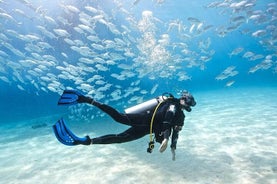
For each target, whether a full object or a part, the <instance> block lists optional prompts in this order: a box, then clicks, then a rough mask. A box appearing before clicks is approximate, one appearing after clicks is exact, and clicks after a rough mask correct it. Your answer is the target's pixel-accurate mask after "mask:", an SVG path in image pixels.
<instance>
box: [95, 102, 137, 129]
mask: <svg viewBox="0 0 277 184" xmlns="http://www.w3.org/2000/svg"><path fill="white" fill-rule="evenodd" d="M91 104H92V105H94V106H96V107H98V108H99V109H100V110H102V111H103V112H105V113H107V114H108V115H109V116H111V117H112V118H113V119H114V120H115V121H117V122H119V123H122V124H126V125H131V123H132V122H131V121H130V119H129V118H128V116H127V115H126V114H123V113H120V112H118V111H117V110H116V109H114V108H113V107H111V106H109V105H106V104H102V103H99V102H96V101H93V102H92V103H91Z"/></svg>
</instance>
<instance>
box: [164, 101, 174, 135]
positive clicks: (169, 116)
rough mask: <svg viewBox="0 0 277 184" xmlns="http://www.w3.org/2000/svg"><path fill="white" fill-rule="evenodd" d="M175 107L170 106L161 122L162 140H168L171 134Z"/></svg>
mask: <svg viewBox="0 0 277 184" xmlns="http://www.w3.org/2000/svg"><path fill="white" fill-rule="evenodd" d="M175 111H176V107H175V105H170V106H169V107H168V110H167V111H166V114H165V118H164V121H163V135H164V139H169V137H170V134H171V127H172V120H173V117H174V115H175Z"/></svg>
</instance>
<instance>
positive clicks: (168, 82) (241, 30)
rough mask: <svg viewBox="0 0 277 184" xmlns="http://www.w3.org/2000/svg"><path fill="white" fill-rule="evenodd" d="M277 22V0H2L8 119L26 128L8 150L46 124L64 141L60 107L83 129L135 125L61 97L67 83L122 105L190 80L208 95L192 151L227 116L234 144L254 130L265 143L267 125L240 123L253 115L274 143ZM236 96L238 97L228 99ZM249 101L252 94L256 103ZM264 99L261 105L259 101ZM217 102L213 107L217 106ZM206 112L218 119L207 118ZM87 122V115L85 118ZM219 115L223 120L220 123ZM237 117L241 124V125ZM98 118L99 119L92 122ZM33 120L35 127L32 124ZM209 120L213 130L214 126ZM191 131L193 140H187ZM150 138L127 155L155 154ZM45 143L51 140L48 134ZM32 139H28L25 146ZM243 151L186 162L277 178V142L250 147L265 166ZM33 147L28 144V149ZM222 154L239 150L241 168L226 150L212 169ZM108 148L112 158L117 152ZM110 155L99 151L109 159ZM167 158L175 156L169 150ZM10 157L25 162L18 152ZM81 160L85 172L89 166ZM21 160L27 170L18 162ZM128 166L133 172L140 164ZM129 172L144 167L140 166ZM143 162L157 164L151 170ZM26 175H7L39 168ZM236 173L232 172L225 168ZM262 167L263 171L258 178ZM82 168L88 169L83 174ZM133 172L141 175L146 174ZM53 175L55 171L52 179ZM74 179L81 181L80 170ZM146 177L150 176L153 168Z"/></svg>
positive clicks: (216, 178)
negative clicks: (149, 150) (148, 149)
mask: <svg viewBox="0 0 277 184" xmlns="http://www.w3.org/2000/svg"><path fill="white" fill-rule="evenodd" d="M276 23H277V2H276V1H275V0H268V1H255V0H245V1H244V0H230V1H212V0H198V1H195V2H194V1H192V2H191V1H184V0H176V1H167V0H152V1H146V0H137V1H135V0H132V1H127V0H113V1H110V0H103V1H102V0H101V1H100V0H99V1H77V0H70V1H59V0H52V1H50V2H48V1H47V2H46V1H34V0H10V1H8V0H2V1H0V29H1V31H0V43H1V44H0V100H1V103H0V125H1V132H11V133H12V134H14V135H13V136H11V137H9V139H8V140H4V139H3V140H2V139H1V144H2V148H3V150H5V151H7V150H6V148H7V147H9V144H13V143H14V144H16V140H17V138H18V141H20V140H22V141H23V140H27V141H28V140H30V141H31V142H32V141H34V142H36V141H37V139H38V140H40V139H39V137H40V135H41V136H42V137H43V138H46V139H47V140H48V141H49V144H50V145H51V148H50V150H52V151H53V150H55V148H57V149H58V148H59V149H64V148H61V146H62V145H60V144H58V142H57V141H56V140H55V138H54V137H53V133H52V131H51V125H52V124H54V123H55V121H57V120H58V119H59V118H60V117H64V118H65V119H66V120H67V121H69V124H70V125H71V126H72V127H73V128H74V131H75V132H77V133H79V134H88V133H90V134H92V135H93V136H94V135H95V136H96V135H101V134H105V133H111V132H114V131H115V130H116V131H121V130H122V131H123V130H124V129H125V128H126V127H125V126H121V125H117V124H115V125H114V126H113V125H109V124H108V125H107V123H108V122H110V119H108V117H107V116H106V115H104V114H102V113H101V112H100V111H99V110H97V109H94V108H91V107H89V106H84V105H77V106H73V107H58V106H57V100H58V98H59V96H60V94H61V93H62V91H63V90H64V89H66V88H73V89H78V90H80V91H82V92H83V93H84V94H88V95H90V96H92V97H93V98H95V99H97V100H99V101H101V102H104V103H108V104H110V105H112V106H114V107H116V108H117V109H119V110H120V111H123V110H124V109H125V108H127V107H130V106H132V105H135V104H138V103H141V102H143V101H145V100H148V99H151V98H153V97H155V96H158V95H160V94H162V93H163V92H170V93H172V94H173V95H174V96H178V95H179V93H180V91H182V90H184V89H186V90H189V91H190V92H191V93H192V94H194V97H195V99H196V101H197V104H198V105H197V106H196V107H195V108H194V109H193V112H192V113H186V116H187V120H186V121H188V123H189V125H190V126H188V128H187V129H186V130H185V131H186V133H185V134H186V135H189V136H188V137H187V138H186V140H183V142H182V143H181V146H180V147H181V150H182V151H181V152H183V153H184V155H186V156H189V157H191V156H192V155H193V154H196V155H197V153H199V150H197V149H196V148H197V147H198V146H199V149H200V152H201V150H202V151H203V150H204V152H205V153H208V152H210V151H211V150H213V149H215V148H214V145H213V144H212V143H211V142H209V141H208V142H206V141H205V142H204V143H205V144H200V143H199V141H202V140H199V139H200V138H203V139H215V135H218V136H219V137H220V136H223V137H224V134H225V133H224V132H222V131H219V130H217V129H216V128H215V127H222V130H226V132H232V131H235V133H234V134H235V135H237V136H238V139H235V141H233V139H232V138H234V137H231V138H230V139H231V141H230V142H229V139H226V140H225V141H226V142H227V144H228V145H231V146H232V145H235V143H236V141H238V142H239V144H241V145H242V147H243V145H244V143H245V140H247V141H246V143H249V142H251V141H252V142H254V143H257V145H259V143H258V142H256V141H257V140H256V138H255V135H253V136H252V135H251V136H248V137H247V135H241V134H239V133H238V132H240V131H243V128H242V129H241V128H240V126H245V127H247V128H246V130H247V131H250V130H251V128H252V125H251V122H253V126H254V127H264V128H266V129H264V132H259V131H258V133H259V135H257V136H261V135H262V134H264V135H265V137H264V138H263V145H264V148H265V149H270V146H267V144H269V142H272V143H273V145H275V147H276V144H277V143H276V139H277V138H276V134H275V133H276V119H275V118H274V117H276V112H275V110H274V109H276V104H275V103H274V101H275V99H276V95H275V94H277V93H276V92H277V33H276V30H277V27H276V25H277V24H276ZM257 95H260V96H259V98H255V97H256V96H257ZM230 99H232V100H234V101H235V102H236V103H234V102H233V101H232V103H231V102H230ZM252 102H253V104H251V103H252ZM229 103H230V106H228V105H227V104H229ZM247 103H249V104H251V105H250V106H249V107H247ZM267 104H268V106H267ZM235 107H238V108H239V109H236V108H235ZM242 107H244V108H242ZM245 107H247V108H245ZM222 108H223V109H225V111H223V112H220V113H218V115H217V113H216V112H217V111H219V110H222ZM257 108H258V109H260V111H258V112H256V111H257ZM214 109H216V110H214ZM234 109H235V110H234ZM210 112H213V114H212V115H211V114H209V113H210ZM268 112H270V113H272V114H268ZM207 113H208V115H207ZM248 113H250V114H249V115H248V116H245V117H244V118H243V120H241V122H240V123H237V122H236V121H234V120H233V119H232V117H234V116H236V117H240V116H243V115H244V114H248ZM257 113H258V114H257ZM206 116H207V117H206ZM205 117H206V120H207V122H203V121H205ZM227 117H228V118H227ZM224 118H226V121H229V120H230V121H231V123H230V124H228V125H226V126H225V125H224V124H222V122H221V121H222V120H223V119H224ZM200 120H201V121H200ZM208 120H210V121H211V122H208ZM76 122H78V124H77V125H76ZM99 122H102V123H103V124H99ZM190 122H193V123H196V124H199V127H194V126H192V124H190ZM201 123H203V124H202V126H203V127H201ZM210 123H214V124H213V125H211V126H209V125H210ZM249 123H250V125H249ZM260 123H261V124H260ZM263 123H265V124H263ZM91 124H92V125H93V126H92V125H91ZM81 125H83V126H81ZM217 125H218V126H217ZM229 125H230V126H229ZM195 126H196V125H195ZM84 127H85V128H84ZM232 127H235V130H232ZM190 128H191V129H190ZM201 128H204V130H203V129H201ZM90 129H93V131H89V132H88V130H90ZM229 129H231V130H229ZM190 130H191V131H190ZM24 131H25V132H26V134H24V133H23V132H24ZM195 131H196V132H195ZM214 131H215V132H217V131H218V134H216V133H215V134H213V133H214ZM272 131H273V132H272ZM201 132H202V133H201ZM204 132H205V135H203V133H204ZM250 132H251V131H250ZM193 133H195V136H193ZM236 133H237V134H236ZM7 135H8V133H7ZM2 136H3V135H2ZM183 136H185V135H183ZM197 136H198V137H197ZM209 136H210V137H209ZM244 136H246V138H245V137H244ZM36 138H37V139H36ZM221 138H222V137H221ZM190 139H192V141H193V143H188V142H187V141H188V140H189V141H190ZM220 140H221V139H220ZM222 140H223V138H222ZM147 141H148V140H147V139H146V140H143V141H139V142H137V143H136V144H135V145H134V146H133V147H132V148H130V147H129V146H130V145H131V144H127V146H125V145H123V146H120V149H124V150H125V151H127V152H124V154H125V155H126V157H127V156H130V155H129V154H130V152H139V153H140V154H144V147H143V151H141V150H140V147H141V146H144V145H145V143H147ZM232 141H233V142H232ZM226 142H224V140H223V141H219V143H218V144H219V146H218V147H216V148H220V149H221V152H220V153H222V152H223V151H224V149H225V148H226V147H225V145H224V144H225V143H226ZM254 143H253V147H250V148H249V147H248V149H252V148H253V150H254V152H255V151H256V150H255V149H254V148H255V146H256V145H255V144H254ZM28 144H31V143H28ZM45 144H47V143H45V142H44V145H45ZM190 144H192V145H190ZM33 145H36V143H33ZM128 145H129V146H128ZM16 146H19V144H16ZM29 146H30V145H29ZM31 146H32V144H31ZM190 146H191V147H192V148H191V149H190V150H186V149H185V147H186V148H187V147H190ZM53 147H55V148H53ZM195 147H196V148H195ZM20 148H21V149H22V147H21V146H20ZM109 148H110V149H109ZM194 148H195V150H194ZM239 148H241V147H239ZM18 149H19V147H18ZM32 149H33V150H34V152H35V151H37V149H36V148H35V147H32ZM101 149H102V147H101ZM101 149H100V152H98V151H97V152H95V153H93V154H94V156H96V155H97V154H98V153H99V154H101V153H102V152H101ZM103 149H104V150H103V152H112V151H115V150H116V148H115V147H113V146H111V147H108V148H104V147H103ZM222 150H223V151H222ZM47 151H49V149H48V150H47ZM63 151H64V150H63ZM81 151H84V152H86V153H91V152H93V151H91V150H89V151H88V150H80V152H81ZM186 151H188V152H186ZM7 152H10V151H7ZM226 152H227V151H226ZM70 153H72V152H70ZM243 153H244V152H243V151H241V152H239V153H238V154H237V155H236V153H235V154H230V153H229V152H228V154H223V153H222V154H219V153H218V152H212V155H210V157H207V158H205V159H204V158H202V156H203V155H201V154H200V155H199V157H197V156H195V157H193V158H192V160H193V161H194V162H193V163H192V165H189V166H191V167H189V166H187V167H186V168H183V169H181V171H183V172H186V173H192V174H193V171H192V170H193V169H196V168H198V170H200V171H201V175H203V178H205V176H208V178H209V180H208V181H207V182H206V183H226V182H227V183H228V182H229V183H232V182H231V180H232V178H233V177H234V178H235V175H236V173H239V171H240V170H243V169H246V170H247V172H245V173H244V174H245V175H247V174H249V173H250V174H249V175H247V176H245V175H242V176H241V177H244V178H245V180H242V179H238V178H237V179H235V180H234V181H236V180H237V181H239V182H238V183H270V182H271V183H274V182H276V180H277V179H276V177H274V176H273V175H274V174H275V175H276V167H277V166H276V161H274V160H276V150H269V151H268V152H267V153H263V152H262V150H259V149H258V151H257V154H258V156H257V155H254V156H253V155H249V158H254V160H255V159H256V160H258V161H261V160H262V161H261V163H263V164H265V165H266V166H265V167H261V166H257V165H255V166H254V169H253V170H251V169H250V168H251V167H250V166H248V165H243V164H242V165H240V163H241V162H243V161H245V163H248V162H247V161H246V160H248V159H249V158H248V156H246V157H247V158H243V159H242V161H241V160H240V159H239V157H240V156H241V155H243ZM21 154H22V155H24V151H23V152H22V153H20V155H21ZM253 154H254V153H253ZM135 155H136V154H135ZM226 155H227V156H226ZM238 155H239V156H238ZM261 155H267V156H268V160H266V159H264V160H263V158H264V157H263V156H261ZM48 156H49V157H48ZM48 156H45V158H44V159H45V160H47V159H49V158H50V157H51V158H52V156H53V155H48ZM136 156H137V155H136ZM212 156H215V158H218V159H219V160H221V159H223V160H225V159H226V158H227V157H228V158H227V160H228V159H229V160H232V161H230V162H232V164H233V163H234V164H233V165H232V164H230V165H232V168H233V170H230V173H231V174H230V175H228V174H226V173H228V172H229V170H228V169H226V168H228V166H226V165H221V164H220V163H219V162H216V163H217V165H219V168H221V169H222V170H224V173H225V174H224V175H220V174H219V173H220V171H218V170H212V171H211V173H213V174H211V173H209V172H208V171H209V170H211V167H212V164H211V160H213V159H212ZM221 156H222V157H221ZM252 156H253V157H252ZM153 157H155V159H153ZM153 157H150V156H149V158H148V157H147V158H146V160H140V159H139V158H137V157H135V158H136V159H134V158H133V159H130V158H129V159H127V160H129V161H132V162H140V161H141V162H143V164H142V165H144V166H145V165H146V163H148V161H149V160H151V159H153V162H154V165H152V166H151V167H155V166H157V165H159V158H160V157H161V156H160V155H157V154H155V155H154V156H153ZM167 157H170V155H169V153H168V154H167V155H166V156H163V157H162V159H165V158H167ZM200 157H201V158H200ZM257 157H258V158H257ZM261 157H262V158H261ZM1 158H3V159H4V158H5V157H1ZM116 158H117V159H118V157H116ZM104 159H107V160H108V161H109V162H112V160H110V159H108V158H106V157H105V156H104ZM201 159H203V160H204V162H205V164H204V165H202V166H203V168H199V167H200V166H199V167H197V166H196V165H197V164H200V163H201ZM259 159H260V160H259ZM34 160H36V159H34ZM265 160H266V161H265ZM102 161H103V160H102ZM102 161H101V160H99V164H100V163H101V162H102ZM108 161H107V162H108ZM76 162H77V161H76ZM182 162H183V163H186V164H189V161H188V160H186V159H185V158H182ZM80 163H82V161H80ZM112 163H113V162H112ZM124 163H125V164H127V165H128V163H126V162H124ZM165 163H170V164H172V163H171V162H167V161H165ZM251 163H252V162H251ZM255 163H260V162H255ZM7 164H14V163H12V161H11V162H8V161H7ZM18 164H19V165H21V164H22V163H18ZM64 164H65V163H63V162H60V166H59V167H61V168H63V166H65V165H64ZM92 164H96V163H92ZM46 165H47V164H46ZM2 166H3V167H4V166H5V165H4V164H3V165H2ZM43 166H45V162H44V163H41V167H43ZM165 166H166V164H165V165H163V164H162V166H161V167H162V169H161V171H164V170H166V169H165ZM53 167H54V168H55V166H50V167H46V170H47V171H45V172H50V171H49V170H51V168H53ZM80 167H81V168H79V170H80V172H81V170H82V169H83V168H82V166H80ZM170 167H171V169H176V168H178V167H181V165H180V163H178V164H177V165H171V166H170ZM225 167H226V168H225ZM99 168H101V167H99ZM28 169H29V170H30V171H31V173H36V171H37V170H39V169H40V167H33V165H31V166H30V167H28V168H27V170H28ZM48 169H49V170H48ZM102 169H103V168H102ZM115 169H116V168H115ZM121 169H122V168H121ZM136 169H138V170H139V169H146V168H144V167H143V168H136ZM148 169H149V168H148ZM255 169H256V170H255ZM259 169H260V170H259ZM10 170H16V168H11V169H10ZM77 170H78V169H77ZM119 170H120V169H119ZM219 170H220V169H219ZM63 171H66V170H63ZM99 172H100V171H99V170H98V171H95V172H94V174H93V175H98V174H99ZM177 173H178V174H177V176H176V178H174V177H173V176H174V174H173V173H168V174H169V175H170V176H172V177H173V179H172V180H171V181H170V182H175V183H176V181H180V180H181V181H182V180H184V182H185V181H186V182H187V183H190V182H191V183H205V181H204V179H203V178H202V179H201V178H200V179H199V180H197V179H192V178H193V176H192V175H190V174H187V175H184V176H182V174H181V172H177ZM207 173H208V174H207ZM257 173H259V174H260V177H259V176H257V175H259V174H257ZM5 174H6V171H5V172H2V173H1V172H0V176H1V175H5ZM44 174H45V176H48V175H47V174H46V173H44ZM48 174H49V173H48ZM60 174H61V175H62V173H60ZM125 174H126V175H128V173H125ZM129 174H130V175H131V176H132V177H133V174H134V173H129ZM142 174H149V173H143V172H142ZM152 174H153V175H155V178H158V177H159V174H158V173H152ZM251 174H253V175H251ZM19 175H20V177H18V178H16V177H15V178H13V177H12V176H11V177H6V178H5V182H6V183H7V182H9V181H10V182H11V183H14V182H18V181H19V180H20V178H21V177H22V178H25V177H26V178H28V177H30V176H24V175H23V174H19ZM114 175H115V176H117V177H116V181H118V182H120V183H122V181H120V179H119V178H120V177H123V176H122V175H120V174H118V175H117V172H115V174H114ZM226 175H228V176H226ZM124 176H125V175H124ZM224 176H226V178H227V181H225V180H224ZM251 176H253V177H254V179H253V180H251ZM60 177H61V176H60V175H59V176H58V175H56V177H54V178H55V179H53V183H57V181H58V178H60ZM76 177H79V176H78V174H76ZM12 178H13V179H15V180H13V179H12ZM26 178H25V179H26ZM31 178H32V179H31V181H33V182H36V178H33V177H31ZM112 178H113V177H111V176H107V179H106V180H103V183H108V182H110V181H112ZM123 178H124V177H123ZM133 179H134V180H136V177H134V178H133ZM46 181H47V179H45V180H44V181H43V182H46ZM82 181H84V182H85V181H87V180H82ZM93 181H95V182H99V181H100V180H93ZM158 181H161V180H158ZM50 183H51V182H50ZM62 183H63V182H62ZM65 183H67V182H65ZM73 183H79V182H78V181H77V180H76V181H75V180H74V182H73ZM123 183H124V182H123ZM126 183H134V181H133V180H132V179H130V180H128V181H127V182H126ZM142 183H150V182H149V181H145V180H144V181H143V182H142Z"/></svg>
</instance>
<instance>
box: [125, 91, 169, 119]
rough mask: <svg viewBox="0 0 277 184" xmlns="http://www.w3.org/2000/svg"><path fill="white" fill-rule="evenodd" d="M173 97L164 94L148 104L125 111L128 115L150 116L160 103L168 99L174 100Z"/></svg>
mask: <svg viewBox="0 0 277 184" xmlns="http://www.w3.org/2000/svg"><path fill="white" fill-rule="evenodd" d="M172 97H173V95H172V94H170V93H164V94H162V96H158V97H156V98H153V99H151V100H148V101H146V102H143V103H140V104H138V105H135V106H133V107H129V108H127V109H125V110H124V111H125V113H126V114H140V113H145V112H146V113H147V114H149V113H150V112H151V111H152V110H153V109H154V108H155V107H156V106H157V105H158V104H159V103H161V102H163V101H165V100H167V99H168V98H172Z"/></svg>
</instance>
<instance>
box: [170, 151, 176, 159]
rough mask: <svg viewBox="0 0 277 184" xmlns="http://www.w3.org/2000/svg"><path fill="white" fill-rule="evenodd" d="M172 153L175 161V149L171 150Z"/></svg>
mask: <svg viewBox="0 0 277 184" xmlns="http://www.w3.org/2000/svg"><path fill="white" fill-rule="evenodd" d="M171 153H172V160H173V161H175V156H176V154H175V149H174V148H171Z"/></svg>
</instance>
